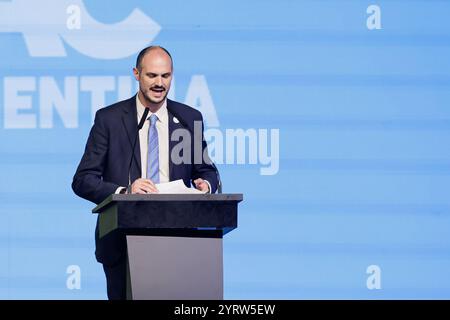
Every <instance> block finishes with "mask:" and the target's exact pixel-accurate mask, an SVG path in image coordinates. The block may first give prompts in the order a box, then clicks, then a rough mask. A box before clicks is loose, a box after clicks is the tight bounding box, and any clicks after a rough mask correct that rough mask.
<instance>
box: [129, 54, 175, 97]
mask: <svg viewBox="0 0 450 320" xmlns="http://www.w3.org/2000/svg"><path fill="white" fill-rule="evenodd" d="M133 72H134V76H135V78H136V80H137V81H139V90H140V91H141V93H142V95H143V98H144V99H145V100H146V103H147V105H149V104H160V103H162V102H163V101H164V99H165V98H166V97H167V93H168V92H169V89H170V83H171V81H172V61H171V59H170V57H169V56H168V55H167V53H165V52H164V51H163V50H158V49H155V50H150V51H149V52H147V53H146V54H145V56H144V58H143V59H142V61H141V65H140V70H138V69H136V68H134V69H133Z"/></svg>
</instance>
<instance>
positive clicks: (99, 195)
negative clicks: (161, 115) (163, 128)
mask: <svg viewBox="0 0 450 320" xmlns="http://www.w3.org/2000/svg"><path fill="white" fill-rule="evenodd" d="M167 110H168V114H169V118H168V120H169V155H170V154H171V153H172V149H173V148H174V146H175V145H177V144H178V143H179V141H171V139H170V137H171V136H172V133H173V132H174V131H175V130H176V129H187V130H189V132H190V133H191V134H190V137H191V143H190V145H191V146H192V150H191V152H190V156H191V159H190V160H191V161H189V163H181V164H175V163H173V161H171V159H170V157H169V179H170V181H174V180H178V179H183V181H184V183H185V184H186V186H190V185H191V182H192V181H193V180H195V179H197V178H202V179H204V180H207V181H208V182H209V183H210V185H211V189H212V190H211V192H212V193H214V192H215V191H216V188H217V184H218V180H217V174H216V171H215V168H214V167H213V166H212V165H211V164H208V163H207V162H205V161H204V159H203V160H202V161H201V163H195V162H194V143H197V145H199V143H200V142H199V140H200V139H201V146H202V149H203V150H205V149H206V148H207V146H206V142H205V141H204V138H203V118H202V115H201V113H200V112H199V111H198V110H195V109H193V108H191V107H189V106H187V105H184V104H181V103H178V102H175V101H172V100H169V99H167ZM174 117H175V118H176V119H175V120H174ZM195 121H199V123H201V130H200V134H197V135H194V134H193V133H194V122H195ZM137 126H138V123H137V110H136V96H133V97H132V98H130V99H128V100H124V101H120V102H118V103H115V104H113V105H111V106H108V107H105V108H103V109H100V110H98V111H97V113H96V115H95V121H94V125H93V127H92V129H91V132H90V134H89V138H88V141H87V143H86V148H85V151H84V154H83V157H82V159H81V161H80V164H79V166H78V168H77V171H76V173H75V175H74V178H73V182H72V189H73V190H74V192H75V193H76V194H77V195H78V196H80V197H82V198H84V199H86V200H89V201H92V202H94V203H96V204H99V203H100V202H102V201H103V200H104V199H105V198H107V197H108V196H109V195H111V194H112V193H114V192H115V191H116V190H117V188H118V187H120V186H123V187H125V186H127V185H128V167H129V164H130V160H131V159H132V150H131V149H132V146H133V141H134V139H135V137H136V132H137ZM196 132H197V131H196ZM194 140H197V142H195V141H194ZM182 152H184V151H182ZM182 152H181V154H182ZM204 154H205V155H207V151H206V152H204ZM140 159H141V155H140V147H139V136H138V137H137V143H136V147H135V148H134V158H133V161H132V165H131V170H130V176H131V182H133V181H134V180H136V179H138V178H140V177H141V163H140ZM197 162H198V161H197ZM95 233H96V234H95V240H96V251H95V252H96V257H97V260H98V261H99V262H101V263H104V264H107V265H114V264H115V263H117V262H118V261H120V259H121V258H124V257H125V252H126V246H125V238H124V236H123V235H120V234H118V233H111V234H109V235H107V236H105V237H103V238H102V239H99V237H98V222H97V227H96V232H95Z"/></svg>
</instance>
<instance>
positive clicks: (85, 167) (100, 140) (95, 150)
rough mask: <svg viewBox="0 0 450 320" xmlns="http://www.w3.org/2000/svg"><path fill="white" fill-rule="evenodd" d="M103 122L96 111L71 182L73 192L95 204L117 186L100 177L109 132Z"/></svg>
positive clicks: (102, 170) (103, 166)
mask: <svg viewBox="0 0 450 320" xmlns="http://www.w3.org/2000/svg"><path fill="white" fill-rule="evenodd" d="M104 122H105V121H104V119H103V118H102V116H101V113H100V111H97V113H96V115H95V120H94V125H93V126H92V129H91V132H90V133H89V138H88V141H87V143H86V148H85V150H84V154H83V157H82V158H81V161H80V164H79V165H78V168H77V171H76V173H75V175H74V177H73V182H72V189H73V191H74V192H75V194H77V195H78V196H80V197H82V198H84V199H86V200H89V201H92V202H94V203H96V204H99V203H100V202H102V201H103V200H104V199H105V198H106V197H108V196H109V195H110V194H112V193H114V192H115V190H117V188H118V187H119V185H117V184H114V183H111V182H107V181H104V180H103V178H102V176H103V172H104V168H105V163H106V159H107V154H108V146H109V133H108V130H107V128H106V126H105V123H104Z"/></svg>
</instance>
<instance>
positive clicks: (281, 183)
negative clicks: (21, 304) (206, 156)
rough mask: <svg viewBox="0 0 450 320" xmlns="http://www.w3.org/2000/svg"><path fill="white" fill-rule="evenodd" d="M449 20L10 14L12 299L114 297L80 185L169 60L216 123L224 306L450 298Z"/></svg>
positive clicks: (129, 5) (5, 49) (291, 12)
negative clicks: (164, 52)
mask: <svg viewBox="0 0 450 320" xmlns="http://www.w3.org/2000/svg"><path fill="white" fill-rule="evenodd" d="M449 13H450V2H448V1H432V0H426V1H425V0H423V1H419V0H417V1H407V0H404V1H402V0H397V1H377V0H374V1H364V0H363V1H356V0H354V1H350V0H348V1H341V0H339V1H338V0H333V1H319V0H314V1H313V0H311V1H293V0H280V1H268V0H248V1H240V0H228V1H206V0H194V1H182V0H173V1H164V2H161V1H143V0H129V1H120V2H119V1H117V2H116V1H88V0H85V1H82V0H58V1H56V0H39V1H37V0H36V1H34V0H33V1H31V0H29V1H26V0H10V1H5V0H0V44H1V50H0V70H1V73H0V105H1V106H0V108H1V109H0V134H1V139H0V145H1V149H0V150H1V157H0V177H1V183H0V211H1V216H0V219H1V222H0V261H1V263H0V298H1V299H49V298H53V299H104V298H106V288H105V280H104V275H103V271H102V268H101V265H100V264H98V263H97V262H96V260H95V257H94V226H95V219H96V217H95V216H94V215H92V214H91V213H90V211H91V209H92V208H93V206H94V204H92V203H89V202H87V201H85V200H83V199H81V198H78V197H77V196H75V195H74V194H73V192H72V190H71V186H70V185H71V182H72V177H73V174H74V172H75V169H76V166H77V165H78V163H79V160H80V158H81V155H82V153H83V150H84V146H85V143H86V139H87V135H88V133H89V129H90V127H91V125H92V122H93V115H94V114H95V112H96V110H98V109H99V108H101V107H104V106H106V105H109V104H112V103H114V102H116V101H118V100H122V99H125V98H128V97H131V96H132V95H133V94H134V93H135V92H136V85H137V83H136V82H135V80H134V78H133V77H132V67H133V65H134V63H135V59H136V55H137V53H138V52H139V50H140V49H142V48H143V47H145V46H147V45H149V44H157V45H162V46H164V47H166V48H167V49H168V50H169V51H170V52H171V53H172V55H173V58H174V68H175V69H174V74H175V79H174V85H173V88H172V91H171V92H170V97H172V98H174V99H176V100H178V101H180V102H185V103H187V104H190V105H192V106H193V107H195V108H197V109H199V110H201V111H202V113H203V115H204V118H205V122H206V129H207V131H206V134H207V139H208V141H209V143H210V149H211V150H210V152H211V156H212V157H213V159H214V160H215V161H216V162H217V164H218V167H219V169H220V171H221V176H222V179H223V185H224V192H228V193H243V194H244V199H245V200H244V202H243V203H242V205H241V206H240V212H239V226H238V229H236V230H235V231H233V232H232V233H230V234H228V235H227V236H226V238H225V241H224V263H225V265H224V267H225V274H224V276H225V279H224V280H225V298H227V299H317V298H319V299H335V298H338V299H341V298H349V299H379V298H385V299H391V298H406V299H409V298H438V299H440V298H445V299H449V298H450V277H448V275H447V272H448V270H449V269H450V232H449V230H450V197H449V195H448V194H449V189H450V187H449V183H450V176H449V174H450V164H449V160H450V149H449V148H448V147H446V145H445V143H444V142H445V141H446V139H447V138H449V139H450V59H449V57H450V45H449V44H450V19H449Z"/></svg>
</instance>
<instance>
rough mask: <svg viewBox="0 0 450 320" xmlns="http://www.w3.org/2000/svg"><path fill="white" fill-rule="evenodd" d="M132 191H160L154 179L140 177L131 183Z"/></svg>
mask: <svg viewBox="0 0 450 320" xmlns="http://www.w3.org/2000/svg"><path fill="white" fill-rule="evenodd" d="M131 193H137V194H147V193H159V191H158V189H156V186H155V184H154V183H153V181H152V180H149V179H143V178H139V179H136V180H134V182H133V183H132V185H131Z"/></svg>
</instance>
